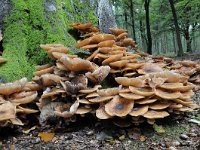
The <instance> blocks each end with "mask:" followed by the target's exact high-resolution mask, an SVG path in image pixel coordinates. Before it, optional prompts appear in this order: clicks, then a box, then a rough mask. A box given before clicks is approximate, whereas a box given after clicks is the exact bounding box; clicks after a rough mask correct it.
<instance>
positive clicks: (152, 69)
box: [137, 63, 163, 74]
mask: <svg viewBox="0 0 200 150" xmlns="http://www.w3.org/2000/svg"><path fill="white" fill-rule="evenodd" d="M162 71H163V69H162V68H161V67H160V66H159V65H156V64H152V63H145V64H144V65H143V66H142V67H140V69H138V70H137V72H138V73H139V74H149V73H156V72H162Z"/></svg>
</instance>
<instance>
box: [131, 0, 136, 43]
mask: <svg viewBox="0 0 200 150" xmlns="http://www.w3.org/2000/svg"><path fill="white" fill-rule="evenodd" d="M130 3H131V6H130V12H131V21H132V30H133V39H134V40H135V41H136V36H135V20H134V19H135V18H134V7H133V1H132V0H131V2H130Z"/></svg>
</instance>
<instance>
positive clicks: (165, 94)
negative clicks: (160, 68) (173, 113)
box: [155, 89, 181, 100]
mask: <svg viewBox="0 0 200 150" xmlns="http://www.w3.org/2000/svg"><path fill="white" fill-rule="evenodd" d="M155 95H157V96H159V97H161V98H163V99H166V100H173V99H177V98H179V97H181V93H180V92H179V91H163V90H161V89H156V90H155Z"/></svg>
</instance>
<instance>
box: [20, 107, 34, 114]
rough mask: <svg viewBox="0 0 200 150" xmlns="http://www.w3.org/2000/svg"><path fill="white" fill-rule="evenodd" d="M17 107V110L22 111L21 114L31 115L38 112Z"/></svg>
mask: <svg viewBox="0 0 200 150" xmlns="http://www.w3.org/2000/svg"><path fill="white" fill-rule="evenodd" d="M17 107H18V108H17V109H20V110H21V111H22V113H24V114H32V113H37V112H38V110H35V109H30V108H24V107H21V106H17Z"/></svg>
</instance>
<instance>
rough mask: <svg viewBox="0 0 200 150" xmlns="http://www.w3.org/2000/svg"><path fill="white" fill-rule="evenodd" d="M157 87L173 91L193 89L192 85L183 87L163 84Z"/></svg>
mask: <svg viewBox="0 0 200 150" xmlns="http://www.w3.org/2000/svg"><path fill="white" fill-rule="evenodd" d="M159 87H161V88H163V89H166V90H173V91H189V90H192V89H193V88H194V85H193V84H188V85H183V83H163V84H162V85H159Z"/></svg>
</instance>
